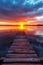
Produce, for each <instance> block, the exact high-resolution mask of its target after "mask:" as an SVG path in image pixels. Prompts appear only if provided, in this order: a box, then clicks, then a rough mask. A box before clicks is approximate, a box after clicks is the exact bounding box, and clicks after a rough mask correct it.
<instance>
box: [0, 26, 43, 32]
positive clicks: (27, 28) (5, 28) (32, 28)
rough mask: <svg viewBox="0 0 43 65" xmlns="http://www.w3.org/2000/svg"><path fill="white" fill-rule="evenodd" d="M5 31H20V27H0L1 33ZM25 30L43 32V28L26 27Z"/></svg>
mask: <svg viewBox="0 0 43 65" xmlns="http://www.w3.org/2000/svg"><path fill="white" fill-rule="evenodd" d="M2 30H3V31H4V30H20V26H0V31H2ZM23 30H28V31H37V30H43V26H24V27H23Z"/></svg>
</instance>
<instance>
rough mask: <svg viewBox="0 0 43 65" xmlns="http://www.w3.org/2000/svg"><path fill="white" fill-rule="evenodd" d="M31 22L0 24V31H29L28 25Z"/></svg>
mask: <svg viewBox="0 0 43 65" xmlns="http://www.w3.org/2000/svg"><path fill="white" fill-rule="evenodd" d="M31 22H32V21H27V22H0V30H19V31H24V30H27V29H28V30H30V28H29V27H28V25H29V24H30V23H31Z"/></svg>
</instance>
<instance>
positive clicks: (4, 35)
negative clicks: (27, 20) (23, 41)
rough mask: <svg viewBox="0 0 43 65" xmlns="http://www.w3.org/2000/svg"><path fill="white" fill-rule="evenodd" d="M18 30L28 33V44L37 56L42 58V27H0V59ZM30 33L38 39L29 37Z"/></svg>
mask: <svg viewBox="0 0 43 65" xmlns="http://www.w3.org/2000/svg"><path fill="white" fill-rule="evenodd" d="M18 30H19V31H25V32H26V33H28V38H31V41H30V44H31V45H32V46H33V47H34V49H35V50H36V52H37V53H38V54H39V56H40V57H43V26H25V27H24V28H23V29H20V27H16V26H0V57H1V56H5V55H6V54H7V52H8V49H9V47H10V46H11V44H12V43H13V40H14V39H15V34H16V33H17V31H18ZM30 33H31V34H32V35H33V36H34V35H39V37H32V36H31V37H29V34H30ZM40 36H41V37H40Z"/></svg>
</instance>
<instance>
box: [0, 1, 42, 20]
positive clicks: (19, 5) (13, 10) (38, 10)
mask: <svg viewBox="0 0 43 65" xmlns="http://www.w3.org/2000/svg"><path fill="white" fill-rule="evenodd" d="M40 15H43V0H0V19H1V18H2V19H9V18H15V17H22V16H24V17H25V16H26V17H30V16H40Z"/></svg>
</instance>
